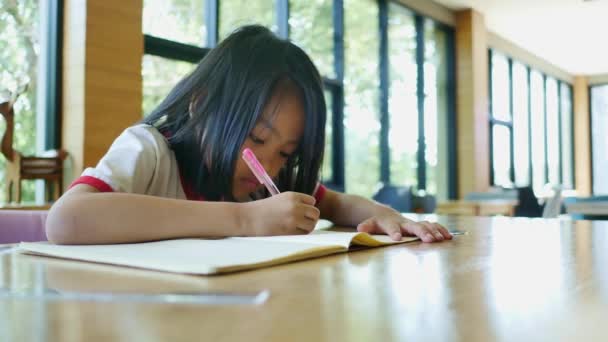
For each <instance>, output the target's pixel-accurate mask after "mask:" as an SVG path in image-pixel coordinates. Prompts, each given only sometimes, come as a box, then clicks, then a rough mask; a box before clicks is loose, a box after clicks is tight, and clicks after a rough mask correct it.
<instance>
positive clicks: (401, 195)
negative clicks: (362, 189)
mask: <svg viewBox="0 0 608 342" xmlns="http://www.w3.org/2000/svg"><path fill="white" fill-rule="evenodd" d="M372 198H373V199H374V200H375V201H378V202H380V203H382V204H386V205H388V206H390V207H391V208H393V209H395V210H397V211H398V212H400V213H409V212H412V209H413V206H412V190H411V188H410V187H408V186H395V185H383V186H382V187H381V188H380V190H378V192H376V194H375V195H374V196H373V197H372Z"/></svg>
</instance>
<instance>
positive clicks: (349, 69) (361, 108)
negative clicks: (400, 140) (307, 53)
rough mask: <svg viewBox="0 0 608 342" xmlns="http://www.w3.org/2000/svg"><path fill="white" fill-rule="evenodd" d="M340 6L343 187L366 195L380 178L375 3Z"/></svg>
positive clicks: (352, 1)
mask: <svg viewBox="0 0 608 342" xmlns="http://www.w3.org/2000/svg"><path fill="white" fill-rule="evenodd" d="M344 8H345V9H347V10H346V11H344V26H345V37H344V41H345V42H347V44H346V47H345V51H344V57H345V75H344V92H345V96H344V100H345V108H344V129H345V130H344V136H345V142H346V143H345V150H346V163H345V164H346V165H345V178H346V179H345V188H346V191H348V192H349V193H353V194H357V195H361V196H366V197H370V196H372V195H373V194H374V192H375V191H376V189H377V187H378V183H379V180H380V151H379V131H380V122H379V120H378V108H379V104H378V100H379V91H378V89H379V88H378V87H379V77H378V51H379V39H378V6H377V3H376V2H375V1H372V0H345V1H344Z"/></svg>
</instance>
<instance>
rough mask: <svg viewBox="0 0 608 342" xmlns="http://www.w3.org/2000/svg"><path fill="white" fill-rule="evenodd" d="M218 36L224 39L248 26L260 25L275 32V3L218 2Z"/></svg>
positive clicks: (259, 0)
mask: <svg viewBox="0 0 608 342" xmlns="http://www.w3.org/2000/svg"><path fill="white" fill-rule="evenodd" d="M219 6H220V18H219V36H220V40H221V39H224V38H226V37H227V36H228V35H230V33H231V32H232V31H234V30H235V29H237V28H239V27H241V26H243V25H250V24H260V25H263V26H266V27H268V28H269V29H271V30H273V31H274V32H276V31H277V26H276V19H275V1H269V0H227V1H226V0H224V1H219Z"/></svg>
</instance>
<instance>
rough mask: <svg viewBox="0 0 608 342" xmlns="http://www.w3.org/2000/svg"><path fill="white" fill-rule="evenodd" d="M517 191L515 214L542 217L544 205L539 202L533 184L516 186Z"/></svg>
mask: <svg viewBox="0 0 608 342" xmlns="http://www.w3.org/2000/svg"><path fill="white" fill-rule="evenodd" d="M516 191H517V202H518V203H517V206H515V213H514V215H513V216H519V217H541V216H542V215H543V207H542V206H541V205H540V204H539V203H538V198H537V197H536V195H534V190H533V189H532V187H531V186H524V187H519V188H516Z"/></svg>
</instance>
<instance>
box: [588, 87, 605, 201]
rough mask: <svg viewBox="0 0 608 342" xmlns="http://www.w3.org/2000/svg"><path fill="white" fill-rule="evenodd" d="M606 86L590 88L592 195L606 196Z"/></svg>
mask: <svg viewBox="0 0 608 342" xmlns="http://www.w3.org/2000/svg"><path fill="white" fill-rule="evenodd" d="M606 132H608V85H602V86H594V87H592V88H591V148H592V155H591V156H592V161H593V176H592V179H593V194H594V195H606V194H608V177H606V170H608V158H607V157H606V156H608V134H606Z"/></svg>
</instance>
